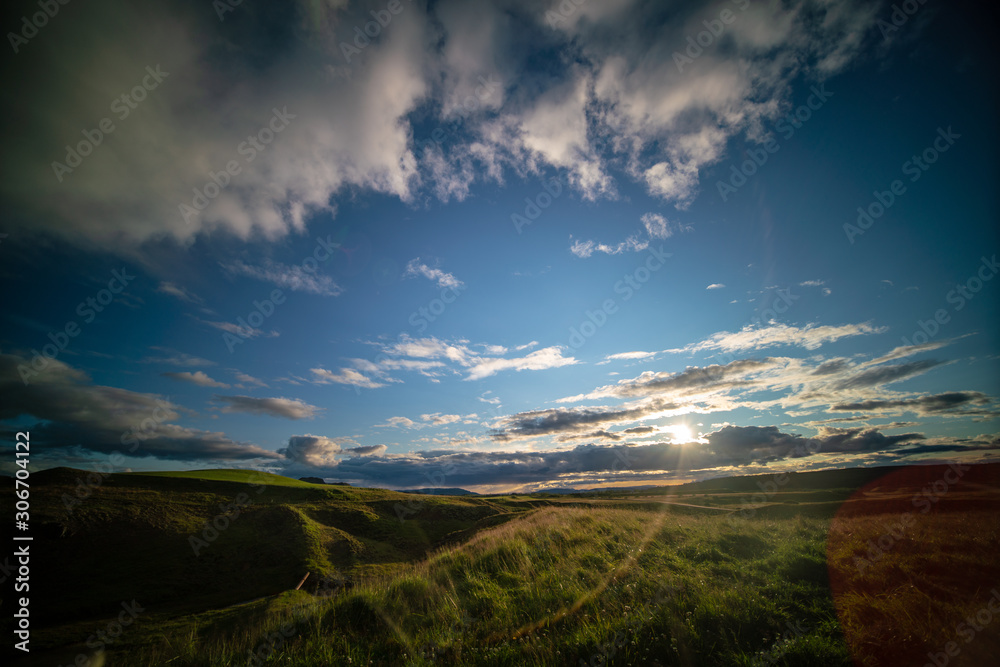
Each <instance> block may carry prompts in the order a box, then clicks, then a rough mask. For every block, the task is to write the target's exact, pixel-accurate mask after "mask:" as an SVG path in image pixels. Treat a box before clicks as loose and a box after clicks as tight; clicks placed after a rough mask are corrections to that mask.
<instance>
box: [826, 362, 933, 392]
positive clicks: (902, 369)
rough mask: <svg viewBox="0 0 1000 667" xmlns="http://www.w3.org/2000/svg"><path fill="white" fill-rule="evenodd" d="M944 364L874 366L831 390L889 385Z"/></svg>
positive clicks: (840, 381)
mask: <svg viewBox="0 0 1000 667" xmlns="http://www.w3.org/2000/svg"><path fill="white" fill-rule="evenodd" d="M944 363H946V362H944V361H937V360H935V359H924V360H922V361H911V362H908V363H905V364H897V365H895V366H876V367H874V368H869V369H866V370H863V371H861V372H860V373H855V374H854V375H851V376H849V377H846V378H844V379H842V380H839V381H837V382H835V383H834V384H833V385H832V386H831V388H832V389H834V390H844V389H863V388H865V387H876V386H878V385H883V384H889V383H890V382H899V381H900V380H905V379H906V378H909V377H913V376H914V375H920V374H921V373H925V372H927V371H929V370H930V369H932V368H934V367H936V366H940V365H942V364H944Z"/></svg>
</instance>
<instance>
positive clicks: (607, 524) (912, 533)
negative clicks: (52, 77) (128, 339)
mask: <svg viewBox="0 0 1000 667" xmlns="http://www.w3.org/2000/svg"><path fill="white" fill-rule="evenodd" d="M998 467H1000V466H976V467H975V468H974V469H972V470H970V471H968V472H965V473H964V474H963V475H962V477H961V478H960V479H959V480H958V481H957V482H955V483H953V484H951V485H950V488H948V489H945V490H944V491H943V492H942V493H940V494H935V493H933V492H932V493H931V496H928V498H929V497H933V498H934V501H933V502H930V501H929V500H928V502H927V503H926V504H927V505H928V507H929V509H928V511H927V512H922V511H921V510H922V509H923V507H924V503H922V502H921V503H920V504H917V503H916V501H915V500H914V498H915V494H919V492H920V490H921V489H922V488H924V489H926V488H930V489H932V490H933V489H934V488H935V487H934V483H935V482H936V481H937V480H938V479H939V478H940V477H941V476H942V475H943V474H945V472H944V471H943V470H942V469H936V468H934V469H932V468H930V467H921V469H919V470H918V471H917V472H914V471H913V470H912V469H902V470H900V469H883V470H882V471H880V472H873V471H871V470H867V471H845V472H844V473H843V474H840V475H832V476H831V475H830V474H828V473H816V475H825V477H818V478H814V479H812V480H810V479H809V477H808V475H804V474H800V475H797V476H794V478H793V479H791V480H789V481H786V482H784V483H783V484H782V485H781V486H780V489H779V488H770V487H767V484H766V482H767V478H744V479H733V480H728V481H721V480H716V481H712V482H705V483H700V484H696V485H686V486H684V487H676V488H675V489H673V491H672V492H670V493H660V492H653V493H649V492H642V493H641V494H627V493H623V494H618V495H615V494H611V493H602V494H596V495H593V496H579V497H577V496H563V497H537V496H536V497H532V496H514V497H511V496H506V497H475V496H472V497H454V496H423V495H420V496H417V495H409V494H399V493H395V492H392V491H384V490H377V489H358V488H353V487H344V486H320V485H313V484H308V483H304V482H298V481H296V480H288V479H286V478H281V477H278V476H274V475H262V474H260V473H252V472H251V473H248V472H246V471H195V472H185V473H168V474H127V475H111V476H108V477H106V478H105V479H103V480H102V483H101V484H100V485H99V486H98V487H96V488H92V489H90V494H89V495H88V496H87V497H85V498H79V497H78V495H77V494H76V493H75V489H76V488H78V487H77V480H78V479H79V478H80V477H81V475H86V473H83V472H81V471H72V470H69V469H60V470H54V471H48V472H46V473H42V474H39V475H37V476H33V477H36V478H37V480H36V485H35V486H33V496H32V497H33V507H34V514H33V520H34V521H35V526H36V527H37V532H36V534H38V538H37V541H36V542H35V544H34V546H35V548H36V551H35V552H34V553H35V554H37V556H36V557H37V558H38V561H37V562H36V561H33V563H36V564H35V565H34V566H33V573H37V580H38V586H39V588H38V590H37V591H36V592H35V599H36V600H38V604H37V605H36V606H35V607H33V610H34V612H33V613H35V614H36V616H35V626H34V627H35V628H36V631H35V632H34V633H33V637H32V640H33V641H32V646H33V655H34V659H35V660H38V659H42V660H43V662H40V663H37V664H53V665H64V664H73V663H74V661H77V662H76V663H75V664H79V665H84V664H89V665H91V666H95V665H102V666H103V665H168V664H169V665H205V666H208V665H247V664H251V665H257V664H269V665H271V664H273V665H347V664H351V665H368V664H377V665H400V664H412V665H424V664H427V665H429V664H444V665H580V664H586V665H602V664H616V665H851V664H864V665H897V664H900V665H902V664H907V665H917V667H920V666H921V665H923V664H925V663H927V662H928V660H929V657H928V655H927V654H928V653H930V654H932V655H935V654H938V653H940V655H941V656H944V658H945V659H946V660H947V663H946V664H949V665H961V664H968V665H984V664H990V663H989V662H988V661H989V660H990V659H991V656H995V655H1000V642H998V637H1000V618H997V620H996V621H995V622H994V623H993V624H992V625H991V624H990V623H985V624H984V623H983V622H982V621H983V620H984V619H985V616H983V614H980V616H979V620H978V621H975V623H976V625H975V626H974V627H978V628H980V629H979V630H975V631H974V630H971V629H970V628H971V627H973V626H966V627H965V628H962V629H960V627H959V624H961V623H962V622H963V619H966V618H967V617H969V615H970V614H971V615H972V617H973V618H975V617H976V614H977V612H980V611H981V610H982V609H989V603H990V596H991V593H990V590H991V589H992V588H998V587H1000V562H998V560H1000V559H998V557H997V554H998V547H1000V519H998V517H1000V513H998V510H1000V476H998V470H997V468H998ZM818 484H822V485H823V486H817V485H818ZM811 485H812V488H810V486H811ZM755 489H756V490H757V491H758V492H760V493H757V495H756V497H755V496H754V493H755ZM762 490H766V491H767V492H766V493H764V492H763V491H762ZM67 497H69V498H70V500H72V499H74V498H75V499H76V500H79V502H78V503H74V502H68V501H67ZM907 513H909V514H910V518H909V519H908V520H906V519H905V518H904V517H905V515H906V514H907ZM904 523H905V525H903V524H904ZM206 526H209V527H214V528H215V533H214V534H213V533H212V532H211V530H206ZM209 538H211V539H209ZM873 545H874V547H875V548H874V550H873ZM879 545H881V546H879ZM307 572H308V573H310V574H309V577H308V578H307V579H306V582H305V584H304V585H303V587H302V590H292V589H294V588H295V586H296V585H297V584H298V583H299V581H300V580H301V579H302V577H303V575H305V574H306V573H307ZM33 586H34V583H33ZM33 590H34V588H33ZM133 601H135V604H134V605H133V606H132V607H131V609H132V611H134V610H135V608H136V606H138V607H141V609H142V610H141V611H140V612H136V613H134V620H132V618H131V616H130V617H129V618H127V619H126V620H128V623H126V624H124V627H117V626H116V620H118V619H120V618H121V614H122V613H123V612H122V610H123V609H124V608H125V607H123V603H124V604H125V606H126V607H127V606H128V605H129V604H130V603H132V602H133ZM995 604H998V605H1000V594H998V597H997V602H996V603H995ZM997 609H998V611H1000V606H998V607H997ZM987 613H992V612H987ZM991 618H992V617H991ZM970 632H972V635H973V636H972V638H971V639H970V638H969V633H970ZM100 633H103V635H102V634H100ZM112 635H114V636H112ZM949 642H954V643H955V646H953V647H952V646H949ZM88 644H89V646H88ZM97 649H104V650H103V651H98V650H97ZM948 649H951V650H952V655H949V654H948V653H947V651H948ZM955 650H957V651H958V652H957V653H955ZM36 652H37V654H36ZM39 656H41V657H39ZM78 656H83V657H82V658H79V657H78ZM88 660H89V662H87V661H88ZM855 661H856V662H855ZM30 664H35V663H34V662H33V663H30ZM930 664H933V663H930Z"/></svg>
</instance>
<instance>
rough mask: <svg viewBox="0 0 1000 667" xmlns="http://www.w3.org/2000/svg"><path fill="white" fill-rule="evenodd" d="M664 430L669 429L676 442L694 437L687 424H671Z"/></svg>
mask: <svg viewBox="0 0 1000 667" xmlns="http://www.w3.org/2000/svg"><path fill="white" fill-rule="evenodd" d="M664 430H666V431H669V432H670V433H671V434H672V435H673V439H674V440H675V441H676V442H691V441H692V440H694V439H695V437H694V433H693V432H692V431H691V427H690V426H688V425H687V424H671V425H670V426H667V427H666V428H665V429H664Z"/></svg>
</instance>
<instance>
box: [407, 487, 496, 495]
mask: <svg viewBox="0 0 1000 667" xmlns="http://www.w3.org/2000/svg"><path fill="white" fill-rule="evenodd" d="M399 493H422V494H424V495H428V496H478V495H480V494H478V493H476V492H474V491H469V490H467V489H459V488H427V489H400V491H399Z"/></svg>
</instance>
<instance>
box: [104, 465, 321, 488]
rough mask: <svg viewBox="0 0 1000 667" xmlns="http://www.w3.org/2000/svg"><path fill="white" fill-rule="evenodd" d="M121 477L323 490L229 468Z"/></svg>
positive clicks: (260, 473) (144, 473)
mask: <svg viewBox="0 0 1000 667" xmlns="http://www.w3.org/2000/svg"><path fill="white" fill-rule="evenodd" d="M119 474H121V475H134V476H141V477H173V478H181V479H203V480H206V481H212V482H235V483H237V484H267V485H269V486H289V487H295V488H300V489H316V488H321V489H322V488H324V487H320V486H319V485H317V484H312V483H310V482H303V481H301V480H298V479H292V478H291V477H285V476H283V475H275V474H273V473H269V472H260V471H257V470H233V469H230V468H217V469H209V470H175V471H164V472H127V473H119Z"/></svg>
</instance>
